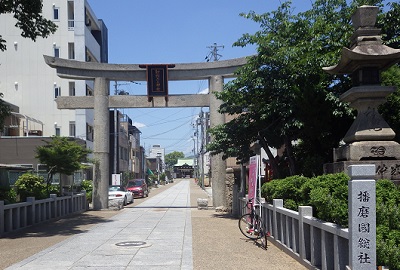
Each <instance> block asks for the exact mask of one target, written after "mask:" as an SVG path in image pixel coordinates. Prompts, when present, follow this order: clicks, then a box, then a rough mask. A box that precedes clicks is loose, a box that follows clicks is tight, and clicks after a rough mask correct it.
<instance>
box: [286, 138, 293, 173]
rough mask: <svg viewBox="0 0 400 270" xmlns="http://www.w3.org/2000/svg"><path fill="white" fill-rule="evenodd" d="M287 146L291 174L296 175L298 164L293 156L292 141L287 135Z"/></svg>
mask: <svg viewBox="0 0 400 270" xmlns="http://www.w3.org/2000/svg"><path fill="white" fill-rule="evenodd" d="M285 147H286V153H287V155H288V159H289V172H290V175H295V174H296V164H295V161H294V158H293V148H292V142H291V140H290V138H289V137H288V136H285Z"/></svg>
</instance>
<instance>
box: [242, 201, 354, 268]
mask: <svg viewBox="0 0 400 270" xmlns="http://www.w3.org/2000/svg"><path fill="white" fill-rule="evenodd" d="M246 202H247V201H246V198H239V214H240V215H242V214H245V213H246V212H247V211H248V210H247V208H246ZM261 207H262V219H263V223H264V225H265V226H266V228H267V231H269V232H270V234H271V236H270V237H269V238H268V241H270V242H273V243H274V244H276V245H277V246H278V247H280V248H282V249H283V250H285V251H286V253H288V254H289V255H291V256H292V257H293V258H295V259H296V260H297V261H299V262H301V263H302V264H303V265H304V266H306V267H308V268H310V269H327V270H330V269H335V270H336V269H338V270H339V269H346V265H349V231H348V229H347V228H346V229H345V228H341V227H340V226H338V225H336V224H333V223H329V222H324V221H321V220H319V219H317V218H315V217H313V216H312V207H311V206H300V207H299V211H298V212H296V211H293V210H289V209H286V208H284V207H283V200H281V199H275V200H273V204H272V205H271V204H266V203H262V204H261Z"/></svg>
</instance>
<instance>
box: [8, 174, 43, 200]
mask: <svg viewBox="0 0 400 270" xmlns="http://www.w3.org/2000/svg"><path fill="white" fill-rule="evenodd" d="M14 187H15V191H16V193H17V194H18V196H19V201H20V202H24V201H26V198H27V197H35V199H36V200H40V199H45V198H47V194H46V183H45V181H44V179H43V177H41V176H37V175H35V174H32V173H25V174H23V175H21V176H20V177H19V178H18V180H17V181H16V182H15V185H14Z"/></svg>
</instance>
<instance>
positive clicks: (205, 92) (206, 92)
mask: <svg viewBox="0 0 400 270" xmlns="http://www.w3.org/2000/svg"><path fill="white" fill-rule="evenodd" d="M209 92H210V91H209V89H208V87H207V88H206V89H203V90H201V91H200V92H199V93H198V94H200V95H205V94H208V93H209Z"/></svg>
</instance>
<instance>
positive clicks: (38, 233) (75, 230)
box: [1, 211, 116, 239]
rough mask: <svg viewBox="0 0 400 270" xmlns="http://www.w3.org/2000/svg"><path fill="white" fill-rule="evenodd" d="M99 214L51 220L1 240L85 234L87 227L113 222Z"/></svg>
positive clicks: (82, 214)
mask: <svg viewBox="0 0 400 270" xmlns="http://www.w3.org/2000/svg"><path fill="white" fill-rule="evenodd" d="M93 212H96V213H93ZM97 212H98V211H87V212H84V213H81V214H75V215H71V216H67V217H64V218H63V219H59V220H56V221H54V220H50V221H47V222H44V223H40V224H36V225H33V226H30V227H27V228H24V229H21V230H19V231H15V232H12V233H9V234H5V235H3V236H2V237H1V238H3V239H17V238H22V237H49V236H54V235H63V236H71V235H75V234H80V233H84V232H86V231H88V229H86V226H87V225H95V224H99V223H104V222H110V221H111V220H109V219H108V218H109V215H106V216H105V217H102V216H98V215H97ZM92 213H93V215H92ZM115 214H116V213H115Z"/></svg>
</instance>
